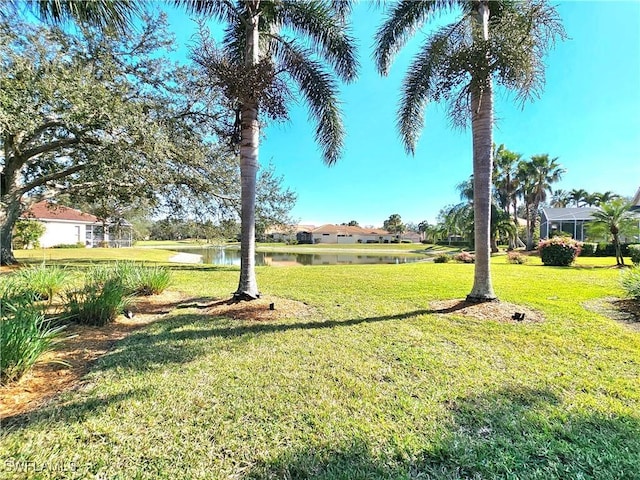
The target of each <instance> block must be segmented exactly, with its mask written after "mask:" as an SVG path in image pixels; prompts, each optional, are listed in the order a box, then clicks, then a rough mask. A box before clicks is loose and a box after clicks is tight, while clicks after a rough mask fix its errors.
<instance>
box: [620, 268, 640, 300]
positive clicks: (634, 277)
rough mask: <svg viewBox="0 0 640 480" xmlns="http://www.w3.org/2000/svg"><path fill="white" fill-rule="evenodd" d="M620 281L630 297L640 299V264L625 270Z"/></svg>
mask: <svg viewBox="0 0 640 480" xmlns="http://www.w3.org/2000/svg"><path fill="white" fill-rule="evenodd" d="M620 283H621V284H622V288H623V289H624V291H625V292H626V294H627V295H628V296H629V297H633V298H635V299H636V300H640V266H638V265H636V266H634V267H633V268H630V269H628V270H625V271H623V272H622V274H621V279H620Z"/></svg>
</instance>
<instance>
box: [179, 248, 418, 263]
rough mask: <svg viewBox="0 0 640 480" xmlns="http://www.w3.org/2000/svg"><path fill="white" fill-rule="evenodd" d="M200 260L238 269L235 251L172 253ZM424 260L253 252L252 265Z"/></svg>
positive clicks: (386, 256)
mask: <svg viewBox="0 0 640 480" xmlns="http://www.w3.org/2000/svg"><path fill="white" fill-rule="evenodd" d="M172 250H175V251H179V252H188V253H193V254H197V255H201V256H202V263H206V264H213V265H240V251H239V250H236V249H229V248H222V247H212V248H189V249H172ZM427 258H428V257H426V256H411V255H401V254H398V255H388V254H378V255H376V254H371V253H368V254H357V253H348V252H341V253H291V252H269V251H266V252H262V251H261V252H256V265H258V266H263V265H273V266H293V265H351V264H352V265H362V264H400V263H413V262H419V261H424V260H425V259H427Z"/></svg>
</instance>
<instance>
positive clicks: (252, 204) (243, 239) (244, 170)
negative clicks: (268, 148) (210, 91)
mask: <svg viewBox="0 0 640 480" xmlns="http://www.w3.org/2000/svg"><path fill="white" fill-rule="evenodd" d="M258 4H259V2H255V4H254V7H255V10H254V11H255V12H257V9H258V8H257V7H258ZM258 20H259V15H258V14H257V13H254V15H253V16H252V17H251V19H250V21H249V22H247V26H246V29H247V52H246V53H247V55H246V65H247V67H252V66H254V65H256V64H257V63H258V59H259V54H260V51H259V45H258V41H259V33H258ZM240 115H241V119H240V122H241V129H242V131H241V137H240V138H241V140H240V182H241V191H240V197H241V204H242V205H241V210H240V217H241V233H240V282H239V284H238V290H237V291H236V292H235V293H234V295H233V296H234V298H235V299H236V300H255V299H256V298H258V297H260V293H259V291H258V282H257V280H256V271H255V263H256V218H255V217H256V214H255V212H256V176H257V172H258V143H259V136H260V125H259V123H258V102H257V99H255V98H251V99H245V100H244V102H243V105H242V110H241V113H240Z"/></svg>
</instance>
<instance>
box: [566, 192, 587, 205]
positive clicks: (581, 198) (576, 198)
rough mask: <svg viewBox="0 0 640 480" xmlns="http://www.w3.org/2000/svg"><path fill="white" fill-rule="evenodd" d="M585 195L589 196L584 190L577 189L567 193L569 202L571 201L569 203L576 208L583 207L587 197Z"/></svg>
mask: <svg viewBox="0 0 640 480" xmlns="http://www.w3.org/2000/svg"><path fill="white" fill-rule="evenodd" d="M587 195H589V192H587V191H586V190H584V189H582V188H579V189H575V188H574V189H573V190H571V191H570V192H569V200H570V201H571V203H573V204H574V205H575V206H576V207H581V206H582V207H583V206H584V205H585V198H586V197H587ZM580 202H583V203H582V205H580Z"/></svg>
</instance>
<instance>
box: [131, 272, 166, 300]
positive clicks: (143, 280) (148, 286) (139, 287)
mask: <svg viewBox="0 0 640 480" xmlns="http://www.w3.org/2000/svg"><path fill="white" fill-rule="evenodd" d="M170 282H171V274H170V273H169V270H168V269H167V268H165V267H159V266H154V267H144V266H143V267H140V268H139V270H138V274H137V279H136V283H135V290H134V293H135V295H142V296H149V295H159V294H160V293H162V292H163V291H164V290H165V289H166V288H167V287H168V286H169V283H170Z"/></svg>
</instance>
